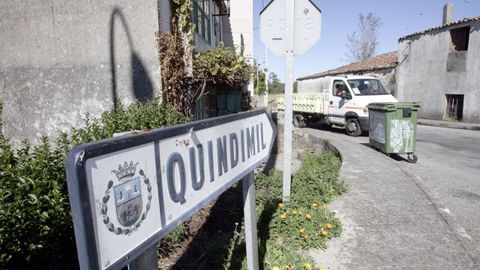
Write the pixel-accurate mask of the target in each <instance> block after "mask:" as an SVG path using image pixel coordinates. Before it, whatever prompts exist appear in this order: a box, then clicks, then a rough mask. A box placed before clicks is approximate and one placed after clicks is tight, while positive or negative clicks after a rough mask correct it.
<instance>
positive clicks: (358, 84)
mask: <svg viewBox="0 0 480 270" xmlns="http://www.w3.org/2000/svg"><path fill="white" fill-rule="evenodd" d="M348 84H349V85H350V88H351V89H352V91H353V93H354V94H355V95H356V96H368V95H389V93H388V91H387V89H385V87H384V86H383V85H382V83H381V82H380V81H379V80H377V79H352V80H348Z"/></svg>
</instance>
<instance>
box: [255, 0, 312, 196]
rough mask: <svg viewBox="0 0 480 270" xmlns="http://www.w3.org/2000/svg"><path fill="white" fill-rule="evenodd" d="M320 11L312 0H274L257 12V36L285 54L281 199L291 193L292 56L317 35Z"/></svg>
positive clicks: (303, 48)
mask: <svg viewBox="0 0 480 270" xmlns="http://www.w3.org/2000/svg"><path fill="white" fill-rule="evenodd" d="M320 29H321V11H320V9H319V8H318V7H317V6H315V4H314V3H313V2H312V1H311V0H273V1H271V2H270V3H269V4H268V5H267V6H266V7H265V8H264V9H263V10H262V11H261V12H260V38H261V40H262V41H263V42H264V43H265V45H266V46H267V47H268V48H269V49H270V50H272V52H273V53H275V54H276V55H278V56H285V133H284V160H283V201H287V200H288V198H289V197H290V187H291V174H292V130H293V127H292V120H293V119H292V118H293V110H292V99H293V56H294V55H302V54H304V53H305V52H306V51H308V50H309V49H310V48H311V47H312V46H313V45H314V44H315V43H316V42H317V40H318V39H319V38H320Z"/></svg>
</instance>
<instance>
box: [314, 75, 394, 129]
mask: <svg viewBox="0 0 480 270" xmlns="http://www.w3.org/2000/svg"><path fill="white" fill-rule="evenodd" d="M330 82H331V83H330V84H329V85H330V87H329V88H327V89H324V90H323V91H324V95H325V97H327V96H328V97H329V98H326V99H325V102H326V103H327V104H324V108H325V109H326V110H325V111H326V116H327V119H325V120H327V122H328V124H330V125H340V126H344V127H345V131H346V132H347V134H348V135H350V136H358V135H360V134H362V132H363V131H368V128H369V125H368V109H367V105H368V104H370V103H377V102H397V100H396V99H395V98H394V97H393V96H392V95H391V94H390V93H389V92H388V90H387V89H386V88H385V87H384V86H383V84H382V82H381V81H380V80H379V79H377V78H374V77H370V76H341V77H330Z"/></svg>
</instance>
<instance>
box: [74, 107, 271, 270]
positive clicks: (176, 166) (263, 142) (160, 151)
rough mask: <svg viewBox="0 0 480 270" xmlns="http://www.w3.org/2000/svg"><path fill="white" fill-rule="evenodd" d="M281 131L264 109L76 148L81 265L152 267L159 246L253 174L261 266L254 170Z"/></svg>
mask: <svg viewBox="0 0 480 270" xmlns="http://www.w3.org/2000/svg"><path fill="white" fill-rule="evenodd" d="M275 134H276V128H275V125H274V124H273V122H272V121H271V120H270V118H269V117H268V116H267V114H266V112H265V110H257V111H250V112H246V113H237V114H233V115H228V116H223V117H217V118H210V119H206V120H202V121H197V122H192V123H188V124H184V125H179V126H175V127H169V128H163V129H157V130H154V131H151V132H147V133H142V134H137V135H125V136H121V137H115V138H112V139H108V140H103V141H98V142H94V143H91V144H85V145H80V146H77V147H76V148H74V149H73V150H72V151H71V152H70V153H69V155H68V160H67V180H68V191H69V199H70V206H71V209H72V216H73V225H74V229H75V239H76V243H77V252H78V257H79V262H80V268H81V269H82V270H83V269H121V268H122V267H124V266H126V265H128V264H130V268H131V269H145V267H147V268H149V267H152V265H153V263H152V261H155V258H154V257H155V254H154V251H153V252H152V250H151V249H152V246H154V245H155V244H156V243H157V242H158V241H159V240H160V239H162V238H163V237H164V236H166V235H167V234H169V233H170V232H171V231H172V230H174V229H175V228H176V227H177V226H179V225H180V224H181V223H182V222H183V221H185V220H187V219H188V218H190V217H191V216H192V215H193V214H195V213H196V212H197V211H198V210H200V209H201V208H202V207H204V206H205V205H206V204H208V203H209V202H210V201H211V200H213V199H214V198H216V197H218V196H219V195H220V194H221V193H223V192H224V191H225V190H226V189H228V188H229V187H230V186H231V185H233V184H234V183H236V182H237V181H239V180H241V179H243V178H244V177H246V176H247V178H246V180H243V181H244V198H245V200H244V212H245V226H246V227H245V231H246V234H247V236H246V241H247V254H248V258H247V259H248V264H249V267H250V269H258V251H257V234H256V232H257V231H256V217H255V190H254V189H255V186H254V184H253V178H252V177H253V176H252V172H253V170H254V169H255V168H256V167H257V166H259V165H260V164H261V163H263V162H265V161H266V160H267V159H268V156H269V154H270V150H271V147H272V145H273V141H274V138H275ZM146 251H148V252H146ZM139 256H140V258H139ZM137 258H139V259H137Z"/></svg>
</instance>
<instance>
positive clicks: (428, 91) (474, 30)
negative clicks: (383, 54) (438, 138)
mask: <svg viewBox="0 0 480 270" xmlns="http://www.w3.org/2000/svg"><path fill="white" fill-rule="evenodd" d="M452 10H453V6H452V5H451V4H447V5H446V6H445V8H444V16H443V17H444V20H443V25H441V26H438V27H434V28H430V29H427V30H425V31H422V32H418V33H413V34H411V35H408V36H405V37H401V38H400V39H399V45H398V59H399V60H398V62H399V63H398V66H397V89H398V92H397V98H398V100H399V101H420V102H422V103H423V106H422V108H421V110H420V112H419V115H420V117H422V118H429V119H439V120H442V119H443V120H456V121H464V122H472V123H480V106H479V102H480V89H479V85H480V17H476V18H465V19H462V20H458V21H452V17H453V16H452Z"/></svg>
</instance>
